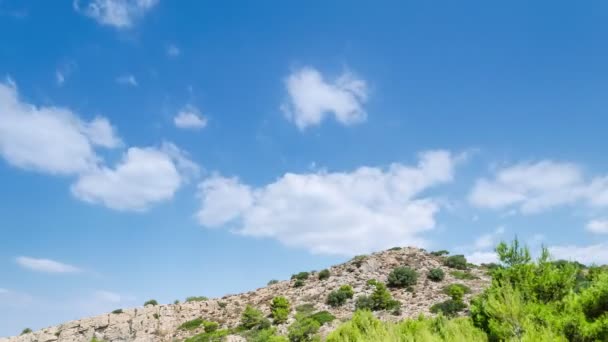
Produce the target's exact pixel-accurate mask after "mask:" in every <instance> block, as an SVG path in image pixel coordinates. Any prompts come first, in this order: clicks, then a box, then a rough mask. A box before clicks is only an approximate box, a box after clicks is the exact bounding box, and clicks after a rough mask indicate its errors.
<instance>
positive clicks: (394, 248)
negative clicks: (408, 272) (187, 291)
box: [389, 247, 402, 251]
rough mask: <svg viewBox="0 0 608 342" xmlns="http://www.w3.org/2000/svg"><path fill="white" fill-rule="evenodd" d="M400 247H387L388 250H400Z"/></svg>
mask: <svg viewBox="0 0 608 342" xmlns="http://www.w3.org/2000/svg"><path fill="white" fill-rule="evenodd" d="M401 249H402V248H401V247H393V248H391V249H389V251H400V250H401Z"/></svg>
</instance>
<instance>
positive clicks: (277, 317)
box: [270, 296, 290, 324]
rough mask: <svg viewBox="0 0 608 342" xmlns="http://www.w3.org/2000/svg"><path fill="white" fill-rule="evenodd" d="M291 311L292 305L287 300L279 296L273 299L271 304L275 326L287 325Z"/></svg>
mask: <svg viewBox="0 0 608 342" xmlns="http://www.w3.org/2000/svg"><path fill="white" fill-rule="evenodd" d="M289 311H290V304H289V300H288V299H287V298H285V297H282V296H279V297H274V298H273V299H272V303H271V304H270V312H271V315H272V318H273V322H274V324H281V323H285V322H286V321H287V318H288V317H289Z"/></svg>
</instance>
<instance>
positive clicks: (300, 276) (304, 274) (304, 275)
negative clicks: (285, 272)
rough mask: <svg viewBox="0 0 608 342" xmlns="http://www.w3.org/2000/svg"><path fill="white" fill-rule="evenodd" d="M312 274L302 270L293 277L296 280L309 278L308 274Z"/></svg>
mask: <svg viewBox="0 0 608 342" xmlns="http://www.w3.org/2000/svg"><path fill="white" fill-rule="evenodd" d="M309 275H310V273H308V272H300V273H297V274H294V275H292V276H291V279H292V280H293V279H296V280H306V279H308V276H309Z"/></svg>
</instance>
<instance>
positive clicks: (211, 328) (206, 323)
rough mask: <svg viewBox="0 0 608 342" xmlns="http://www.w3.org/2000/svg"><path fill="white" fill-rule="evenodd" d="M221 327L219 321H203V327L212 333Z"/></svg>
mask: <svg viewBox="0 0 608 342" xmlns="http://www.w3.org/2000/svg"><path fill="white" fill-rule="evenodd" d="M219 327H220V325H219V323H217V322H211V321H203V328H204V329H205V332H206V333H212V332H214V331H217V329H219Z"/></svg>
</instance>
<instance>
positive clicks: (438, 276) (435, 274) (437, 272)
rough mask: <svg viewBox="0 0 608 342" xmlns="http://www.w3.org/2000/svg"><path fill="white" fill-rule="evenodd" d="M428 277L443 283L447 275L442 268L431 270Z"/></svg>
mask: <svg viewBox="0 0 608 342" xmlns="http://www.w3.org/2000/svg"><path fill="white" fill-rule="evenodd" d="M426 277H427V278H428V279H429V280H432V281H442V280H443V278H445V273H444V272H443V270H442V269H441V268H432V269H430V270H429V273H428V274H427V275H426Z"/></svg>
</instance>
